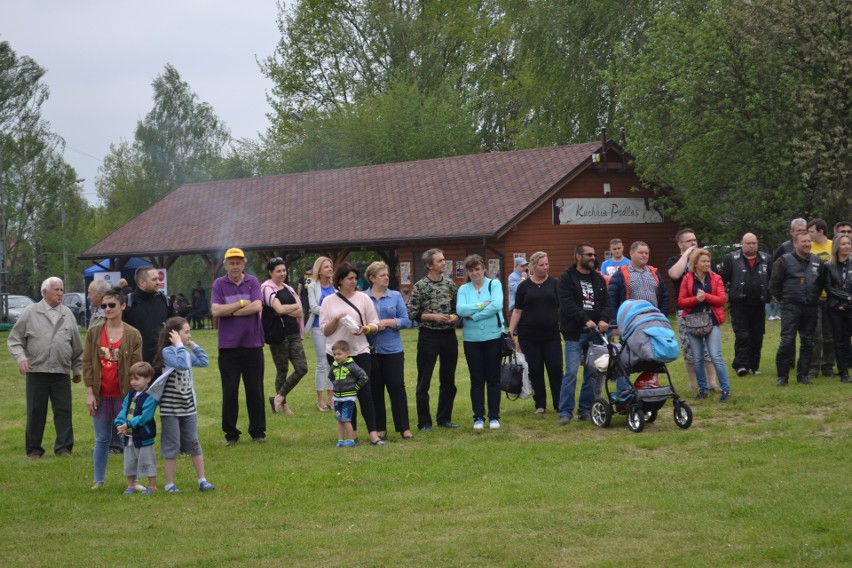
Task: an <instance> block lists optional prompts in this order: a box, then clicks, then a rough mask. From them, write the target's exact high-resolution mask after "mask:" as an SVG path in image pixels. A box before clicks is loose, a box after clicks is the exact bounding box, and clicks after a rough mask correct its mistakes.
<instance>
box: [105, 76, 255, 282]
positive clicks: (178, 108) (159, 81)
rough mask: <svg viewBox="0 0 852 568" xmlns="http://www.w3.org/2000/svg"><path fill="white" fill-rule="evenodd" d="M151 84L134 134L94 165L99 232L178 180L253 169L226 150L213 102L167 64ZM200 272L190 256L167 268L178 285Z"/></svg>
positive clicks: (223, 128) (142, 207)
mask: <svg viewBox="0 0 852 568" xmlns="http://www.w3.org/2000/svg"><path fill="white" fill-rule="evenodd" d="M152 88H153V101H154V104H153V107H152V108H151V110H150V111H149V112H148V114H147V115H145V118H144V119H143V120H141V121H139V123H138V124H137V126H136V130H135V132H134V136H133V140H123V141H121V142H119V143H116V144H112V145H111V146H110V151H109V154H107V156H106V157H105V158H104V163H103V166H101V168H100V170H99V174H98V179H97V181H96V185H97V190H98V196H99V197H100V199H101V205H100V207H99V210H98V216H97V217H98V218H97V221H96V227H97V229H96V230H97V233H98V236H99V238H103V237H105V236H106V235H108V234H109V233H110V232H112V231H114V230H115V229H116V228H118V227H120V226H121V225H122V224H124V223H125V222H127V221H128V220H129V219H132V218H133V217H135V216H136V215H138V214H139V213H141V212H142V211H144V210H145V209H147V208H148V207H150V206H151V205H152V204H154V203H155V202H157V201H159V200H160V199H162V198H163V197H165V196H166V195H167V194H168V193H169V192H171V191H173V190H175V189H176V188H178V187H179V186H181V185H183V184H186V183H194V182H200V181H208V180H211V179H217V178H222V177H225V178H228V177H242V175H243V174H246V175H251V173H252V172H251V170H250V169H249V167H250V164H249V163H248V162H247V161H246V160H245V159H244V157H243V156H242V155H241V154H239V153H237V152H236V151H234V150H228V148H227V145H228V143H229V142H230V141H231V136H230V132H229V131H228V128H227V127H226V126H225V124H224V123H223V122H222V121H221V120H220V119H219V117H218V116H217V115H216V113H215V111H214V109H213V107H212V106H210V104H208V103H205V102H201V101H200V100H199V98H198V95H197V94H196V93H194V92H193V91H192V89H191V87H190V85H189V84H188V83H187V82H186V81H184V80H183V79H182V78H181V76H180V74H179V73H178V71H177V70H176V69H175V68H174V67H173V66H172V65H168V64H167V65H166V66H165V69H164V70H163V73H162V74H160V75H157V77H155V78H154V80H153V82H152ZM228 152H230V154H229V155H230V156H231V159H230V160H229V161H228V162H227V163H226V162H225V155H226V153H228ZM235 174H236V175H235ZM199 268H200V271H199ZM199 278H202V279H204V278H206V274H205V273H204V272H203V267H201V265H200V263H198V262H194V261H191V260H190V259H187V260H181V261H179V262H178V263H176V264H175V265H174V266H173V268H172V270H171V271H170V273H169V282H170V285H173V286H174V288H175V289H178V290H183V291H188V290H189V289H190V288H191V286H192V284H194V282H195V280H196V279H199Z"/></svg>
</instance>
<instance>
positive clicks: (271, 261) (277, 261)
mask: <svg viewBox="0 0 852 568" xmlns="http://www.w3.org/2000/svg"><path fill="white" fill-rule="evenodd" d="M279 264H284V259H283V258H281V257H280V256H276V257H275V258H270V259H269V262H267V263H266V265H267V266H268V267H269V270H272V269H273V268H275V267H276V266H278V265H279ZM284 270H287V267H286V266H285V267H284Z"/></svg>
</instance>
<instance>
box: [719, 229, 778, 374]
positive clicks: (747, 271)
mask: <svg viewBox="0 0 852 568" xmlns="http://www.w3.org/2000/svg"><path fill="white" fill-rule="evenodd" d="M741 245H742V247H741V248H740V250H738V251H734V252H730V253H728V254H726V255H725V258H723V259H722V267H721V269H720V270H719V274H720V275H721V276H722V280H723V281H724V282H725V285H726V286H727V287H728V303H729V307H730V310H731V327H733V328H734V362H733V367H734V369H736V371H737V376H740V377H744V376H746V375H747V374H752V375H757V374H758V373H759V368H760V352H761V350H762V349H763V335H764V333H765V332H766V318H765V317H764V305H765V304H766V303H767V302H768V301H769V278H768V276H767V274H768V264H769V255H767V254H766V253H762V252H760V251H759V250H757V237H756V236H755V235H754V234H753V233H746V234H745V235H743V238H742V241H741Z"/></svg>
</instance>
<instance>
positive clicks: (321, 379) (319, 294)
mask: <svg viewBox="0 0 852 568" xmlns="http://www.w3.org/2000/svg"><path fill="white" fill-rule="evenodd" d="M311 272H312V273H313V275H314V279H313V281H311V283H310V284H308V307H309V308H310V312H311V315H310V317H309V318H308V321H307V323H306V324H305V328H306V329H309V330H311V340H312V341H313V342H314V353H315V356H316V376H315V379H316V388H317V410H319V411H320V412H328V411H330V410H331V409H333V408H334V404H333V403H332V401H331V399H332V396H333V393H332V391H331V381H329V379H328V361H327V359H326V357H325V335H323V333H322V330H321V329H320V326H319V315H320V306H321V305H322V301H323V300H325V299H326V298H327V297H328V296H333V295H334V286H333V285H332V283H331V278H332V276H334V263H333V262H332V261H331V259H330V258H328V257H327V256H320V257H318V258H317V259H316V260H315V261H314V267H313V269H312V271H311ZM323 395H325V398H323Z"/></svg>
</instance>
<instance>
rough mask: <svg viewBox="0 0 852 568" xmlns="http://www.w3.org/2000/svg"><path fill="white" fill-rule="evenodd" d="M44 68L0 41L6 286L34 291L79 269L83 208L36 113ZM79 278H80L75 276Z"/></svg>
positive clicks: (84, 236)
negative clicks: (47, 278)
mask: <svg viewBox="0 0 852 568" xmlns="http://www.w3.org/2000/svg"><path fill="white" fill-rule="evenodd" d="M44 74H45V72H44V69H42V68H41V67H40V66H39V65H38V64H37V63H36V62H35V61H33V60H32V59H31V58H29V57H26V56H22V57H19V56H18V55H17V54H16V53H15V51H14V50H13V49H12V48H11V46H10V45H9V43H8V42H0V158H2V160H0V162H2V172H0V175H1V176H2V194H0V198H2V204H0V206H2V210H3V228H2V229H3V233H4V235H5V238H6V243H5V245H6V259H5V262H6V269H7V271H8V278H7V282H6V283H7V285H8V290H10V291H11V292H13V293H24V294H29V295H32V296H38V295H40V291H39V284H41V281H42V280H43V279H44V278H46V277H47V276H60V277H66V278H69V279H71V281H70V282H69V283H68V285H67V287H68V289H69V290H70V289H72V288H73V287H76V283H77V280H78V279H77V278H75V275H76V274H79V273H80V268H81V267H80V263H79V262H77V261H76V257H77V255H78V254H79V253H80V252H82V251H83V250H84V248H85V247H86V246H88V244H89V241H88V238H89V235H88V233H87V231H86V230H85V227H86V225H87V223H88V221H89V219H90V213H91V212H90V209H89V207H88V204H87V203H86V201H85V199H84V198H83V197H82V193H81V189H80V188H79V186H78V185H77V184H76V177H77V176H76V172H75V171H74V169H73V168H71V166H69V165H68V164H67V163H66V162H65V160H64V158H63V153H64V141H63V140H62V138H61V137H59V136H58V135H57V134H55V133H54V132H52V131H51V129H50V127H49V125H48V124H47V123H46V122H45V121H44V120H43V119H42V117H41V106H42V104H43V103H44V102H45V101H46V100H47V98H48V95H49V91H48V88H47V85H46V84H45V83H44V81H43V78H44ZM80 280H81V279H80Z"/></svg>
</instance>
